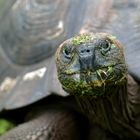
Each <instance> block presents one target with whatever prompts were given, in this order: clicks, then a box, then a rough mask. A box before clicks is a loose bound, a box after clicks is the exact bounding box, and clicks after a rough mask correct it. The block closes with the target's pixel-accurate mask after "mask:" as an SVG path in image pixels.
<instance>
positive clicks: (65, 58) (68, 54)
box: [61, 46, 73, 63]
mask: <svg viewBox="0 0 140 140" xmlns="http://www.w3.org/2000/svg"><path fill="white" fill-rule="evenodd" d="M72 52H73V49H72V47H70V46H65V47H64V48H63V50H62V54H61V60H62V62H64V63H69V62H70V61H71V60H72V56H73V53H72Z"/></svg>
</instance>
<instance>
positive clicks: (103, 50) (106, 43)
mask: <svg viewBox="0 0 140 140" xmlns="http://www.w3.org/2000/svg"><path fill="white" fill-rule="evenodd" d="M99 46H100V48H101V53H102V54H103V55H105V54H106V53H107V52H108V51H110V49H111V44H110V42H109V41H108V40H102V41H101V42H100V43H99Z"/></svg>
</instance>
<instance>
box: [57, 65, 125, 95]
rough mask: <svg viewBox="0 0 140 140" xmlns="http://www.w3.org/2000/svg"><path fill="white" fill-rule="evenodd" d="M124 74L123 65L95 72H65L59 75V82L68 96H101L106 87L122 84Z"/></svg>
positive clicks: (99, 69) (110, 66)
mask: <svg viewBox="0 0 140 140" xmlns="http://www.w3.org/2000/svg"><path fill="white" fill-rule="evenodd" d="M125 72H126V69H125V65H124V64H116V65H109V66H105V67H100V68H98V69H96V70H89V69H86V70H85V71H75V72H74V71H73V72H71V73H70V72H69V73H68V71H66V72H65V73H61V74H60V75H59V80H60V82H61V83H62V86H63V88H64V90H66V91H67V92H68V93H70V94H80V95H83V94H85V95H102V94H103V93H104V91H105V89H106V87H111V86H114V85H118V84H122V81H123V80H124V79H125V77H126V74H124V73H125Z"/></svg>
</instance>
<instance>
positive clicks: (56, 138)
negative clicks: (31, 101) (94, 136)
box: [0, 109, 84, 140]
mask: <svg viewBox="0 0 140 140" xmlns="http://www.w3.org/2000/svg"><path fill="white" fill-rule="evenodd" d="M34 113H35V112H34ZM78 117H79V115H76V114H75V113H74V112H71V111H68V110H67V111H66V110H60V109H50V110H47V111H45V112H43V113H42V114H41V115H39V116H38V117H36V118H34V119H33V120H30V121H28V122H26V123H24V124H21V125H19V126H17V127H16V128H14V129H12V130H10V131H9V132H7V133H6V134H5V135H3V136H1V137H0V140H81V139H82V138H81V137H83V136H81V135H83V134H84V133H83V134H81V132H80V130H81V129H79V128H80V126H79V125H80V123H79V120H80V119H79V118H78ZM81 123H83V122H81Z"/></svg>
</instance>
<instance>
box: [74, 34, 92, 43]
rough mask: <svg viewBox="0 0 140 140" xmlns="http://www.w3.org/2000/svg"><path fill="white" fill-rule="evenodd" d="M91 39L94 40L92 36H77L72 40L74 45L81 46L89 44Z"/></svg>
mask: <svg viewBox="0 0 140 140" xmlns="http://www.w3.org/2000/svg"><path fill="white" fill-rule="evenodd" d="M91 39H92V36H91V35H88V34H81V35H77V36H75V37H74V38H72V44H73V45H80V44H81V43H85V42H88V41H90V40H91Z"/></svg>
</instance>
